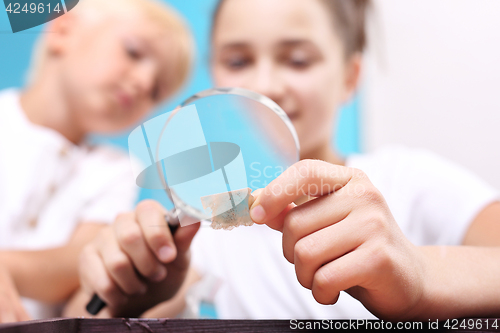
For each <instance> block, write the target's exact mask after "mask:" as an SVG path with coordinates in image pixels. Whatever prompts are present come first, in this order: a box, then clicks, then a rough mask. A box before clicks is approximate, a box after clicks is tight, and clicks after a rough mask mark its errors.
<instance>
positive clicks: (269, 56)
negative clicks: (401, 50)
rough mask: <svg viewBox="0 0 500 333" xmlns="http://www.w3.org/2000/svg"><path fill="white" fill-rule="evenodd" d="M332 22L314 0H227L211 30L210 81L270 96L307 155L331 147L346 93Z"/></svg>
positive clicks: (340, 49) (340, 51)
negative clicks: (294, 130) (282, 112)
mask: <svg viewBox="0 0 500 333" xmlns="http://www.w3.org/2000/svg"><path fill="white" fill-rule="evenodd" d="M333 23H334V22H332V17H331V15H330V14H329V13H328V12H327V10H326V8H325V6H324V5H323V4H322V3H321V2H320V1H314V0H306V1H304V0H273V1H268V0H239V1H231V0H227V1H226V2H224V4H223V6H222V8H221V11H220V13H219V15H218V19H217V22H216V26H215V30H214V35H213V52H214V56H213V67H212V69H213V75H214V79H215V82H216V84H217V85H219V86H239V87H244V88H248V89H251V90H254V91H257V92H260V93H262V94H264V95H266V96H268V97H270V98H271V99H273V100H274V101H275V102H276V103H278V104H279V105H280V106H281V107H282V108H283V109H284V111H285V112H286V113H287V114H288V116H289V117H290V119H291V120H292V122H293V124H294V126H295V128H296V130H297V133H298V136H299V140H300V145H301V152H302V153H304V154H305V155H306V156H307V154H309V153H311V152H312V151H314V150H315V149H317V147H318V146H319V145H323V144H325V142H326V143H329V142H330V137H331V132H332V125H333V122H334V116H335V110H336V109H337V108H338V107H339V105H340V104H341V103H342V102H344V100H345V99H346V98H347V96H348V95H349V90H350V89H349V86H348V85H347V84H346V80H347V75H346V63H345V61H344V53H343V52H344V50H343V45H342V43H341V40H340V38H339V37H338V36H337V34H336V33H335V30H334V29H335V25H334V24H333Z"/></svg>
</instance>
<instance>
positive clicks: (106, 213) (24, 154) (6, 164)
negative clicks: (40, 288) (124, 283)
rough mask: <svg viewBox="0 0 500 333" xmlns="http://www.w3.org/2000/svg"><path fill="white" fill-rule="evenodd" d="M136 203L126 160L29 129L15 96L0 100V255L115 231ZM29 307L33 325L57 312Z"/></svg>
mask: <svg viewBox="0 0 500 333" xmlns="http://www.w3.org/2000/svg"><path fill="white" fill-rule="evenodd" d="M136 196H137V187H136V185H135V183H134V179H133V176H132V171H131V167H130V162H129V159H128V158H127V155H126V154H125V153H122V152H120V151H118V150H115V149H112V148H110V147H104V146H102V147H101V146H96V147H91V146H88V145H81V146H77V145H74V144H72V143H71V142H69V141H68V140H67V139H66V138H65V137H63V136H62V135H61V134H59V133H58V132H56V131H54V130H51V129H49V128H46V127H42V126H38V125H35V124H33V123H31V122H30V121H29V120H28V119H27V117H26V116H25V114H24V112H23V110H22V109H21V105H20V94H19V92H18V91H16V90H6V91H1V92H0V250H16V249H17V250H42V249H47V248H51V247H57V246H61V245H64V244H65V243H67V242H68V241H69V239H70V237H71V236H72V234H73V232H74V230H75V228H76V227H77V225H78V224H79V223H82V222H93V223H111V222H113V221H114V218H115V217H116V215H117V214H118V213H120V212H123V211H128V210H130V209H133V204H134V202H135V200H136ZM33 278H36V277H33ZM24 303H25V306H26V307H27V310H28V312H29V313H30V315H31V316H33V318H34V319H37V318H44V317H49V316H55V315H57V313H56V312H54V311H55V307H53V306H49V305H43V304H41V303H38V302H33V301H32V300H28V299H25V300H24Z"/></svg>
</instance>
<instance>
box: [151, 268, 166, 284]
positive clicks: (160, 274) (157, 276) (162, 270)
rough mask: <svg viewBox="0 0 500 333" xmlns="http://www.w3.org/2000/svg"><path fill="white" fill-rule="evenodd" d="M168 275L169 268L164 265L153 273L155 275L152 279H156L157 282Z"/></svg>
mask: <svg viewBox="0 0 500 333" xmlns="http://www.w3.org/2000/svg"><path fill="white" fill-rule="evenodd" d="M166 276H167V269H166V268H165V267H163V266H160V267H159V268H158V269H157V270H156V272H155V273H154V274H153V276H152V277H151V280H153V281H155V282H160V281H161V280H163V279H164V278H165V277H166Z"/></svg>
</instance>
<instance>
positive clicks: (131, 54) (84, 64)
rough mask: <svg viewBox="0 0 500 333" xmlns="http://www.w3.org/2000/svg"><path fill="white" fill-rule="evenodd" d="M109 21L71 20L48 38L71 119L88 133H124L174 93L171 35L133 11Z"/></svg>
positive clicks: (111, 14)
mask: <svg viewBox="0 0 500 333" xmlns="http://www.w3.org/2000/svg"><path fill="white" fill-rule="evenodd" d="M67 15H68V14H67ZM100 15H108V14H100ZM65 16H66V15H65ZM65 16H63V17H61V19H62V18H64V17H65ZM108 16H109V17H108ZM108 16H106V17H100V18H92V19H89V18H83V17H78V16H73V17H71V16H70V17H68V18H66V20H65V21H64V20H63V21H61V22H58V23H55V24H54V36H50V34H49V37H48V41H49V50H51V51H49V52H52V54H53V56H54V57H57V58H56V59H55V61H56V62H57V66H56V68H57V71H58V75H59V77H60V80H59V82H60V84H61V85H62V86H61V90H62V91H63V93H64V94H65V98H66V100H67V103H68V105H69V107H70V109H71V113H70V115H71V116H72V117H74V121H76V123H78V125H79V127H80V128H81V129H82V130H83V131H85V132H98V133H110V132H116V131H120V130H123V129H125V128H127V127H129V126H131V125H133V124H135V123H136V122H137V121H139V120H140V119H141V118H142V117H143V116H145V114H146V113H147V112H148V111H149V110H150V109H151V108H152V107H154V106H155V105H157V104H158V103H159V102H160V101H162V100H163V99H164V98H165V97H167V96H168V95H169V94H171V93H172V89H171V88H172V87H171V86H170V83H171V82H173V80H172V76H173V75H174V74H175V63H176V62H177V59H175V57H174V56H172V52H169V51H172V50H169V46H170V47H171V46H172V42H171V41H169V36H168V32H166V31H165V29H162V28H161V26H160V25H158V24H156V23H153V22H151V21H148V20H147V18H146V17H145V16H144V15H143V14H141V13H140V11H139V10H133V9H132V8H131V9H130V10H128V11H125V13H122V12H118V11H117V13H116V14H113V13H109V15H108ZM94 19H95V22H94V21H92V20H94Z"/></svg>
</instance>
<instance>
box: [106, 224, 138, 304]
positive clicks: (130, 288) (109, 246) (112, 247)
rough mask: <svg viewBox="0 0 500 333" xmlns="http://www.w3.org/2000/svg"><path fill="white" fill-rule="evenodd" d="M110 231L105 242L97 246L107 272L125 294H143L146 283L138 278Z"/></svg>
mask: <svg viewBox="0 0 500 333" xmlns="http://www.w3.org/2000/svg"><path fill="white" fill-rule="evenodd" d="M112 232H113V231H112V230H109V232H108V233H109V234H110V235H109V237H107V238H106V242H103V243H101V248H98V249H99V253H100V256H101V258H102V261H103V262H104V266H105V267H106V270H107V272H108V274H109V275H110V276H111V278H112V279H113V280H114V282H115V283H116V284H117V285H118V287H119V288H120V289H121V290H122V291H123V292H124V293H125V294H128V295H135V294H140V295H142V294H145V293H146V291H147V287H146V284H145V283H144V282H142V281H140V280H139V277H138V276H137V274H136V273H135V271H134V266H133V264H132V262H131V261H130V259H129V257H128V256H127V255H126V254H125V253H124V252H123V251H122V250H121V248H120V246H119V245H118V242H117V241H116V238H115V237H113V234H112Z"/></svg>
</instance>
